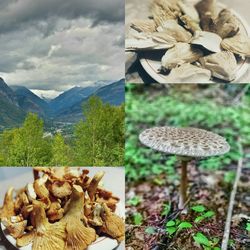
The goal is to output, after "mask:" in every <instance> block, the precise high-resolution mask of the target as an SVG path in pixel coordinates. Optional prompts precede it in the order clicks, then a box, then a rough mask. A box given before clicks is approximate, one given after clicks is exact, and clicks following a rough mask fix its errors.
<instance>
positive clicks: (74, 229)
mask: <svg viewBox="0 0 250 250" xmlns="http://www.w3.org/2000/svg"><path fill="white" fill-rule="evenodd" d="M83 208H84V192H83V190H82V187H81V186H78V185H74V186H73V192H72V194H71V197H70V203H69V205H68V207H67V212H66V214H65V216H64V217H63V218H62V220H61V222H63V223H65V224H66V233H67V238H66V246H65V249H67V250H83V249H87V247H88V245H90V244H91V243H92V242H94V241H95V240H96V232H95V230H94V229H93V228H90V227H86V226H85V225H84V224H83V222H82V219H84V209H83Z"/></svg>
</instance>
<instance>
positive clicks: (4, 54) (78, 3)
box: [0, 0, 124, 91]
mask: <svg viewBox="0 0 250 250" xmlns="http://www.w3.org/2000/svg"><path fill="white" fill-rule="evenodd" d="M123 5H124V1H123V0H116V1H113V0H112V1H111V0H102V1H101V2H100V1H97V0H92V1H91V0H84V1H83V0H71V1H68V0H43V1H41V0H8V1H7V0H1V3H0V55H1V58H0V76H2V77H3V78H4V79H5V80H6V82H7V83H8V84H10V85H24V86H26V87H28V88H32V89H41V90H50V89H54V90H58V91H63V90H65V89H67V88H69V87H71V86H74V85H86V84H89V83H90V82H95V81H98V80H116V79H120V78H122V77H123V76H124V66H123V65H124V42H123V41H124V36H123V30H124V26H123V20H124V13H123V11H124V6H123Z"/></svg>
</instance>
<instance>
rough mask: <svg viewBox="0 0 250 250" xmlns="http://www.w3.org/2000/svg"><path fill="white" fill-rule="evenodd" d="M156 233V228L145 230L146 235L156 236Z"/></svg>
mask: <svg viewBox="0 0 250 250" xmlns="http://www.w3.org/2000/svg"><path fill="white" fill-rule="evenodd" d="M155 232H156V230H155V228H154V227H147V228H146V229H145V233H146V234H155Z"/></svg>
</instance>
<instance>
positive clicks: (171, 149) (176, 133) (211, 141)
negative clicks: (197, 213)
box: [139, 127, 230, 209]
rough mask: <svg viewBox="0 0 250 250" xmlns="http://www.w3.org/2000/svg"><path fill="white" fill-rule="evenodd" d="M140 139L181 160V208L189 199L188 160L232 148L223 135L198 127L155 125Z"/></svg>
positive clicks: (147, 144) (145, 143)
mask: <svg viewBox="0 0 250 250" xmlns="http://www.w3.org/2000/svg"><path fill="white" fill-rule="evenodd" d="M139 139H140V141H141V142H142V143H143V144H144V145H146V146H148V147H150V148H152V149H154V150H157V151H160V152H164V153H166V154H172V155H176V156H178V157H179V159H180V160H181V184H180V200H179V208H180V209H183V208H184V205H185V203H186V201H187V186H188V183H187V165H188V162H190V161H191V160H192V159H195V158H202V157H209V156H216V155H222V154H225V153H227V152H228V151H229V150H230V146H229V145H228V143H227V142H226V140H225V139H224V138H223V137H221V136H219V135H217V134H214V133H212V132H208V131H206V130H203V129H197V128H174V127H155V128H151V129H146V130H145V131H143V132H142V133H141V134H140V136H139Z"/></svg>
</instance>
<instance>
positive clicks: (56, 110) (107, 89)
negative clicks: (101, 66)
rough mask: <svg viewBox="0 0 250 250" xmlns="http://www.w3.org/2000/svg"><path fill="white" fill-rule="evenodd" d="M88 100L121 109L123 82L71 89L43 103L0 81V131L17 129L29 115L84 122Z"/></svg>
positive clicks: (22, 88)
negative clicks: (95, 99)
mask: <svg viewBox="0 0 250 250" xmlns="http://www.w3.org/2000/svg"><path fill="white" fill-rule="evenodd" d="M91 96H98V97H100V98H101V99H102V101H103V102H104V103H110V104H111V105H115V106H116V105H120V104H122V103H123V102H124V101H125V90H124V79H121V80H119V81H116V82H111V83H110V82H109V83H107V82H97V83H95V84H93V85H91V86H87V87H74V88H72V89H69V90H67V91H65V92H64V93H62V94H60V95H59V96H57V97H56V98H54V99H53V100H45V99H43V98H40V97H39V96H37V95H35V94H34V93H33V92H32V91H30V90H29V89H28V88H26V87H23V86H8V85H7V84H6V83H5V81H4V80H3V79H2V78H1V77H0V129H3V128H6V127H15V126H18V125H20V124H21V123H22V122H23V120H24V119H25V116H26V114H27V113H28V112H33V113H37V114H39V116H40V117H42V118H43V119H44V120H53V121H56V122H67V123H75V122H77V121H79V120H80V119H81V118H83V115H82V104H83V103H84V102H86V101H87V100H88V99H89V98H90V97H91Z"/></svg>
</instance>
